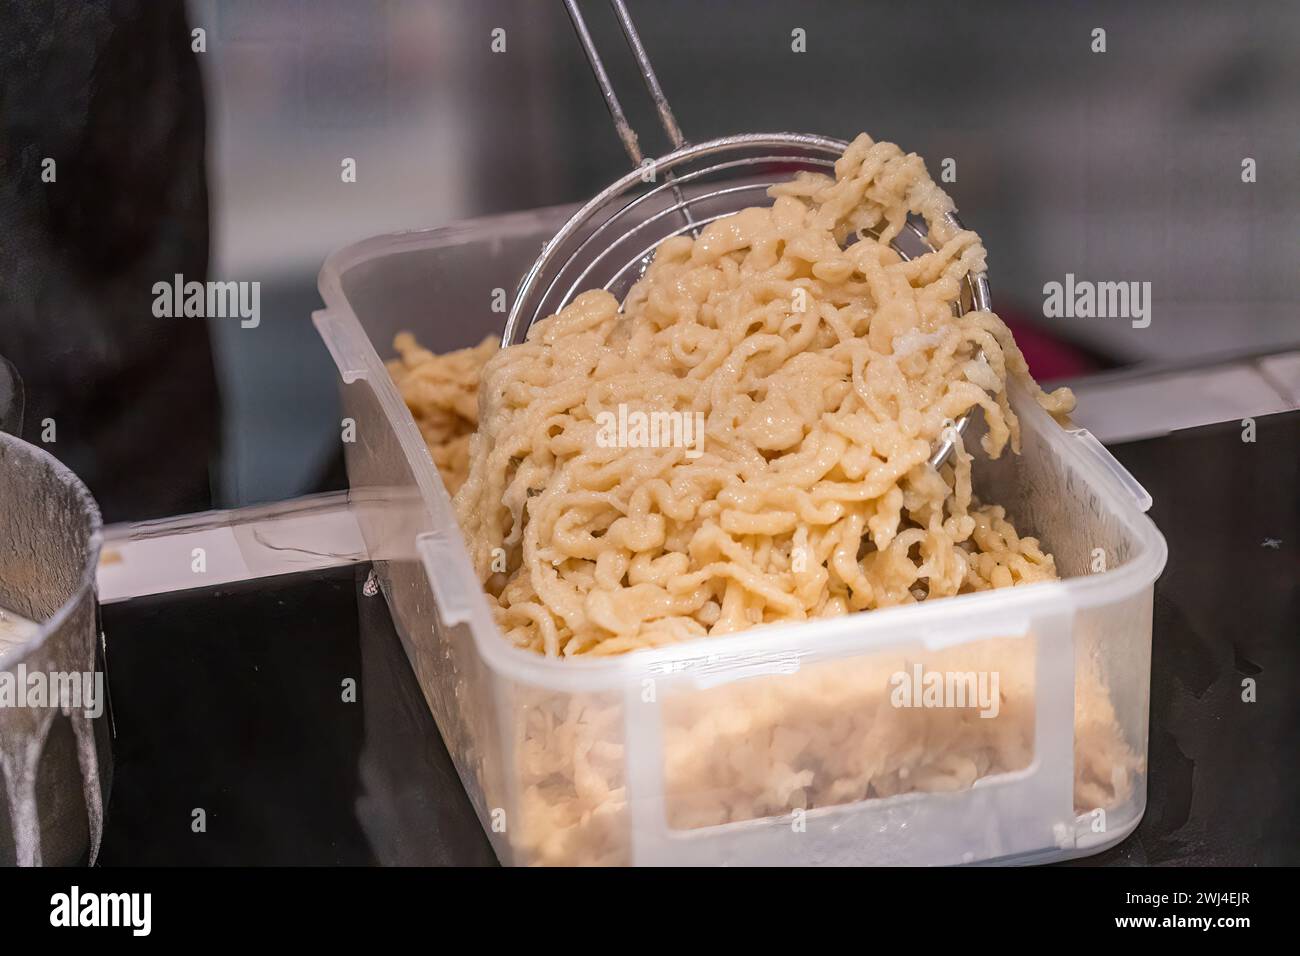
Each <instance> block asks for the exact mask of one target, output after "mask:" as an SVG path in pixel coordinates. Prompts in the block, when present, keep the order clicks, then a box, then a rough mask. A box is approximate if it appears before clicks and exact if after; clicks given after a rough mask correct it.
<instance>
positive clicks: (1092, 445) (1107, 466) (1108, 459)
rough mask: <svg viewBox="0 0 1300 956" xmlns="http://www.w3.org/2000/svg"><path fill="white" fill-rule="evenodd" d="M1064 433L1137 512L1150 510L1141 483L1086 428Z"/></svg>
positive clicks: (1149, 497)
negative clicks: (1080, 446) (1118, 489)
mask: <svg viewBox="0 0 1300 956" xmlns="http://www.w3.org/2000/svg"><path fill="white" fill-rule="evenodd" d="M1066 431H1067V432H1068V433H1069V434H1070V435H1073V436H1074V438H1075V439H1076V440H1077V441H1078V442H1079V443H1080V444H1081V445H1082V446H1083V448H1084V450H1085V451H1086V452H1087V453H1088V455H1089V457H1091V458H1092V460H1093V461H1094V462H1096V463H1097V464H1098V465H1100V466H1101V470H1102V472H1103V473H1105V474H1106V475H1107V477H1109V478H1111V479H1112V480H1114V481H1115V482H1116V483H1118V484H1119V486H1120V487H1121V488H1123V489H1124V491H1126V492H1127V493H1128V494H1129V495H1130V496H1131V497H1132V498H1133V503H1134V504H1136V505H1137V506H1138V510H1139V511H1141V512H1143V513H1144V514H1145V513H1146V512H1147V511H1149V510H1150V509H1151V501H1152V499H1151V495H1150V493H1149V492H1148V491H1147V490H1146V489H1145V488H1143V487H1142V483H1141V482H1140V481H1138V480H1137V479H1136V478H1134V477H1133V474H1132V473H1131V472H1130V471H1129V470H1128V469H1127V468H1125V467H1124V466H1123V465H1121V464H1120V463H1119V461H1118V460H1116V458H1115V456H1114V455H1112V454H1111V453H1110V451H1109V450H1107V448H1106V446H1105V445H1103V444H1102V443H1101V442H1099V441H1098V440H1097V436H1096V435H1094V434H1093V433H1092V432H1090V431H1088V429H1086V428H1069V429H1066Z"/></svg>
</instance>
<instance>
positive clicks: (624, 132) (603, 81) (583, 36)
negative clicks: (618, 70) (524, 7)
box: [564, 0, 643, 166]
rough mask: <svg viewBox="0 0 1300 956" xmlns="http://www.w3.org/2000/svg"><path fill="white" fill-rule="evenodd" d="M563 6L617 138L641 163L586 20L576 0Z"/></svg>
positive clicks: (636, 162) (567, 0) (638, 148)
mask: <svg viewBox="0 0 1300 956" xmlns="http://www.w3.org/2000/svg"><path fill="white" fill-rule="evenodd" d="M564 6H565V8H566V9H567V10H568V11H569V19H570V20H571V21H573V29H574V30H576V31H577V33H578V40H579V41H580V42H581V43H582V49H583V50H584V51H585V52H586V54H587V62H588V63H590V64H591V70H592V72H593V73H595V74H596V84H597V85H598V86H599V87H600V92H601V95H602V96H604V97H605V105H606V106H607V107H609V115H610V117H611V118H612V119H613V120H614V128H615V129H616V130H618V138H619V139H621V140H622V141H623V148H624V149H625V150H627V154H628V155H629V156H630V157H632V163H633V165H635V166H640V165H641V160H642V158H643V157H642V156H641V145H640V143H638V141H637V136H636V131H635V130H633V129H632V126H631V124H630V123H628V121H627V114H626V113H624V112H623V105H622V104H621V103H620V102H619V101H618V94H617V93H615V92H614V84H613V83H611V82H610V80H609V74H608V73H607V72H605V64H604V63H603V62H601V59H600V51H599V50H597V49H596V43H595V41H594V40H592V38H591V31H590V30H588V29H587V21H586V20H584V19H583V18H582V12H581V11H580V10H579V9H578V4H577V0H564Z"/></svg>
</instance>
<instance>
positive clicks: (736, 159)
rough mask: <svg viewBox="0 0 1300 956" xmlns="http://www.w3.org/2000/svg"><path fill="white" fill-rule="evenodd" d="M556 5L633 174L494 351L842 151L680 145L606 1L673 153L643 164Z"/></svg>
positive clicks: (617, 290) (610, 92) (570, 226)
mask: <svg viewBox="0 0 1300 956" xmlns="http://www.w3.org/2000/svg"><path fill="white" fill-rule="evenodd" d="M565 5H566V7H567V8H568V12H569V17H570V19H571V20H572V21H573V26H574V29H575V30H576V31H577V34H578V39H579V40H580V41H581V43H582V46H583V49H584V50H585V51H586V54H587V60H588V61H589V62H590V64H591V68H592V72H593V73H594V74H595V77H596V82H597V84H598V85H599V86H600V91H601V93H602V95H603V96H604V97H605V103H606V105H607V106H608V107H609V113H610V116H611V117H612V119H613V121H614V126H615V129H616V130H617V132H618V135H619V139H620V140H622V142H623V146H624V148H625V149H626V150H627V153H628V156H629V157H631V159H632V162H633V163H634V164H635V168H634V169H633V170H632V171H631V172H629V173H627V174H626V175H625V176H623V177H622V178H620V179H618V180H617V181H616V182H614V183H611V184H610V185H609V186H608V187H606V188H605V189H604V190H602V191H601V192H600V193H599V194H597V195H596V196H595V198H593V199H592V200H591V201H590V202H588V203H587V204H586V205H584V206H583V207H582V208H581V209H579V210H578V211H577V212H576V213H574V214H573V216H572V217H571V218H570V219H569V220H568V222H566V223H565V224H564V225H563V226H562V227H561V228H560V230H559V232H557V233H556V234H555V236H554V237H553V238H552V239H551V240H550V241H549V242H547V243H546V245H545V246H544V247H543V248H542V254H541V255H540V256H539V257H538V259H537V261H536V262H534V263H533V266H532V268H531V269H529V270H528V273H527V274H526V275H525V276H524V278H523V281H522V282H521V283H520V286H519V290H518V292H517V293H516V295H515V300H514V304H513V306H512V307H511V309H510V315H509V317H508V318H507V320H506V326H505V331H504V333H503V334H502V338H501V341H502V345H503V346H509V345H514V344H516V343H517V342H521V341H523V340H524V338H525V336H526V335H527V334H528V329H529V328H530V327H531V326H532V324H533V323H534V322H536V321H537V320H538V319H540V318H544V317H545V316H548V315H551V314H553V313H555V312H558V311H559V310H560V309H562V308H564V306H566V305H567V304H568V303H569V302H570V301H572V300H573V298H574V297H575V296H576V295H577V294H578V293H579V292H583V291H586V290H587V289H593V288H602V289H605V290H607V291H608V292H610V293H612V294H613V295H614V296H615V297H616V298H618V299H619V300H620V301H621V300H622V299H623V298H624V296H626V294H627V292H628V290H629V289H630V288H631V287H632V285H633V284H634V283H635V282H636V281H637V280H638V279H639V278H640V277H641V275H642V274H643V273H644V271H645V269H646V267H647V266H648V265H649V263H650V260H651V259H652V258H653V257H654V252H655V249H656V248H657V247H658V246H659V243H661V242H663V241H664V240H665V239H668V238H670V237H672V236H677V235H681V234H683V233H686V232H691V233H694V234H698V231H699V229H700V228H701V227H703V226H706V225H708V224H709V223H711V222H713V221H714V220H716V219H721V218H723V217H725V216H729V215H731V214H733V213H735V212H738V211H740V210H741V209H744V208H746V207H747V206H753V205H756V204H761V203H763V202H764V201H765V200H766V198H767V189H768V187H769V186H772V185H774V184H776V183H778V182H785V181H788V180H789V179H790V178H791V177H792V176H793V175H794V174H795V173H797V172H800V171H804V170H807V171H811V172H821V173H826V172H833V169H834V165H835V160H836V159H838V158H839V157H840V155H841V154H842V153H843V152H844V150H845V149H846V148H847V147H848V143H846V142H845V141H844V140H841V139H834V138H831V137H827V136H819V135H816V134H811V133H745V134H739V135H733V136H723V137H721V138H719V139H712V140H709V141H708V142H704V143H698V144H694V145H692V144H690V143H688V142H687V141H686V140H685V138H684V137H683V136H682V132H681V129H680V128H679V127H678V125H677V120H676V118H675V117H674V116H673V111H672V109H671V107H669V105H668V100H667V98H666V97H665V96H664V92H663V89H662V88H661V87H660V86H659V80H658V78H657V77H656V76H655V71H654V67H653V66H652V65H651V63H650V58H649V56H648V54H647V53H646V50H645V47H644V46H643V45H642V43H641V37H640V36H639V35H638V33H637V31H636V27H635V26H634V25H633V24H632V18H631V16H630V14H629V13H628V11H627V6H626V5H625V4H624V3H623V0H611V5H612V6H613V8H614V13H615V15H616V16H617V17H618V21H619V24H620V25H621V26H622V28H623V34H624V36H625V37H626V38H627V41H628V45H629V46H630V47H631V48H632V53H633V55H634V56H635V57H636V60H637V64H638V66H639V67H640V71H641V77H642V79H643V80H644V82H645V85H646V89H647V90H648V91H649V93H650V96H651V98H652V99H653V100H654V103H655V107H656V110H657V112H658V115H659V122H660V124H661V125H662V126H663V129H664V132H665V133H666V134H667V136H668V139H669V141H670V142H671V143H672V145H673V151H672V152H670V153H668V154H667V155H664V156H661V157H659V158H657V159H650V158H646V157H644V156H643V155H642V152H641V147H640V141H639V139H638V137H637V134H636V132H635V131H634V130H633V129H632V127H631V125H630V124H629V123H628V121H627V116H626V115H625V114H624V112H623V107H622V104H621V103H620V102H619V99H618V96H617V94H616V93H615V92H614V88H613V86H612V84H611V83H610V79H609V74H608V73H607V72H606V71H605V65H604V63H603V62H602V60H601V57H600V53H599V51H598V50H597V49H596V45H595V42H594V41H593V40H592V37H591V34H590V32H589V31H588V29H587V24H586V21H584V20H583V18H582V14H581V12H580V11H579V10H578V7H577V3H576V2H575V0H566V4H565ZM948 218H949V220H950V221H951V223H952V224H953V225H954V226H955V227H957V228H959V229H960V228H964V227H963V226H962V224H961V221H960V220H959V219H958V218H957V216H956V215H955V214H949V216H948ZM893 246H894V249H895V251H896V252H898V253H899V255H901V256H903V257H904V258H912V257H913V256H916V255H919V254H921V253H922V252H925V251H927V250H928V249H930V246H929V244H928V242H927V240H926V227H925V224H924V222H923V221H918V220H912V219H909V221H908V223H907V226H906V228H904V230H903V231H902V232H901V233H900V234H899V236H898V237H897V238H896V239H895V240H894V243H893ZM957 308H958V313H959V314H961V313H964V312H966V311H969V310H971V309H978V310H985V309H989V308H990V296H989V285H988V278H987V275H986V274H985V273H979V274H978V275H970V276H967V278H966V283H965V287H964V288H963V290H962V295H961V299H960V301H959V302H958V306H957ZM970 418H971V415H970V413H967V414H965V415H963V416H961V418H959V419H957V420H956V421H955V422H954V423H953V424H952V427H951V429H948V428H945V429H944V432H943V437H942V438H941V440H940V442H939V443H938V444H937V445H936V446H935V448H934V453H933V454H932V455H931V456H930V464H931V465H932V466H933V467H935V468H938V467H940V466H941V465H942V464H943V463H944V462H945V461H946V460H947V458H948V456H949V455H950V454H951V453H952V449H953V446H954V443H955V442H954V438H955V435H954V434H953V432H955V433H956V435H961V434H963V433H964V432H965V431H966V428H967V427H968V426H969V424H970Z"/></svg>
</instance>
